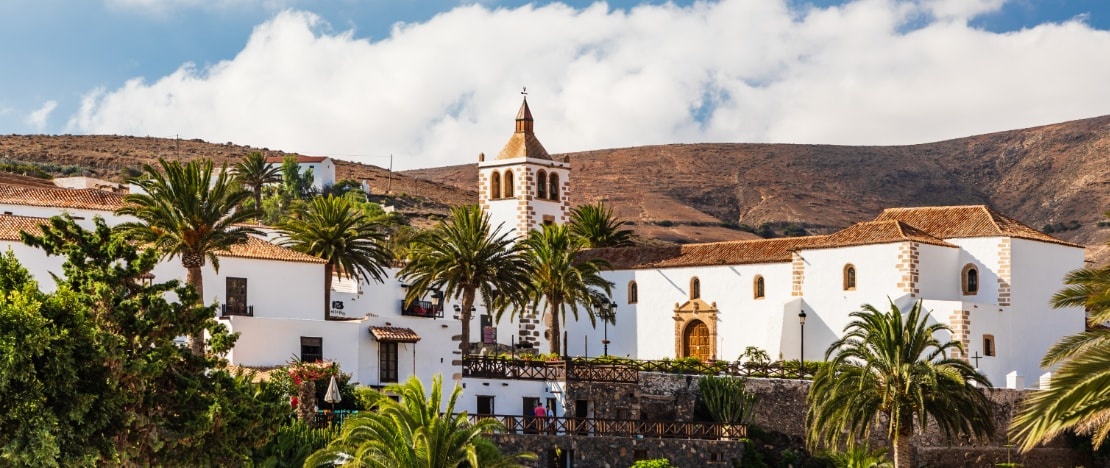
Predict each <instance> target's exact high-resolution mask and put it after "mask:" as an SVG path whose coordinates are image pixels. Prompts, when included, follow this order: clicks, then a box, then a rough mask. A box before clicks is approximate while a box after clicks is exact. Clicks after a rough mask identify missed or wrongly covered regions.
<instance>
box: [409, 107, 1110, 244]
mask: <svg viewBox="0 0 1110 468" xmlns="http://www.w3.org/2000/svg"><path fill="white" fill-rule="evenodd" d="M539 136H540V137H541V139H542V137H543V135H539ZM569 156H570V158H571V163H572V165H573V166H572V167H573V168H574V170H573V172H572V181H573V187H574V191H573V192H572V195H571V196H572V200H573V202H574V203H583V202H591V201H595V200H604V201H605V202H606V203H608V204H610V205H612V206H614V207H615V208H616V210H617V211H618V212H619V213H620V215H621V216H623V217H624V218H626V219H630V220H633V221H635V222H636V223H637V225H638V226H637V227H638V230H642V231H650V230H658V229H660V228H661V227H662V228H666V229H669V230H671V231H679V232H678V233H677V235H676V236H675V237H678V238H680V239H684V240H687V241H712V240H721V239H726V238H736V234H735V231H732V230H728V229H723V228H716V229H709V228H707V227H706V226H708V225H710V224H712V223H718V224H725V225H731V224H742V225H746V226H749V227H753V228H756V227H758V226H760V225H762V224H764V223H778V224H777V225H773V227H775V228H776V230H779V229H781V228H782V227H784V226H787V225H789V224H791V223H793V224H797V225H800V226H801V227H803V228H804V229H806V231H808V232H812V233H823V232H829V231H831V230H835V229H838V228H841V227H844V226H846V225H848V224H851V223H853V222H857V221H861V220H866V219H869V218H872V217H874V216H875V215H876V214H878V213H879V212H880V211H881V210H882V209H883V208H886V207H892V206H921V205H951V204H989V205H992V206H994V207H996V208H998V209H999V210H1001V211H1002V212H1004V213H1006V214H1009V215H1010V216H1013V217H1016V218H1017V219H1019V220H1021V221H1023V222H1025V223H1027V224H1029V225H1031V226H1033V227H1035V228H1038V229H1040V228H1042V227H1044V226H1046V225H1055V227H1054V228H1053V229H1052V230H1053V231H1057V232H1054V233H1053V234H1054V235H1056V236H1059V237H1061V238H1063V239H1066V240H1069V241H1072V242H1076V243H1080V244H1085V245H1088V246H1090V247H1089V249H1088V254H1089V256H1091V257H1092V258H1094V259H1095V260H1097V261H1099V262H1100V263H1106V261H1107V260H1110V254H1108V252H1107V249H1106V248H1105V243H1106V239H1107V235H1108V233H1110V228H1107V227H1100V226H1098V224H1099V222H1103V221H1106V220H1107V218H1106V217H1105V216H1104V212H1106V211H1107V210H1108V209H1110V116H1103V117H1097V118H1092V119H1085V120H1077V121H1073V122H1065V123H1060V124H1055V125H1047V126H1043V127H1036V128H1030V129H1024V130H1013V131H1006V132H999V133H992V134H988V135H980V136H973V137H967V138H960V139H956V140H949V141H942V142H937V143H928V144H921V145H909V146H828V145H787V144H692V145H663V146H646V147H638V148H620V149H607V150H597V151H586V152H580V153H571V154H569ZM559 157H561V155H560V156H559ZM406 174H409V175H413V176H417V177H420V178H423V179H430V180H436V181H440V182H443V183H446V184H452V185H455V186H458V187H468V188H469V187H474V186H475V185H476V183H477V167H476V165H473V164H472V165H465V166H452V167H444V168H434V169H422V170H416V171H408V172H406ZM1057 223H1058V224H1057ZM660 225H663V226H660ZM667 225H670V226H667ZM1077 226H1078V227H1077ZM1059 228H1067V229H1066V230H1061V229H1059Z"/></svg>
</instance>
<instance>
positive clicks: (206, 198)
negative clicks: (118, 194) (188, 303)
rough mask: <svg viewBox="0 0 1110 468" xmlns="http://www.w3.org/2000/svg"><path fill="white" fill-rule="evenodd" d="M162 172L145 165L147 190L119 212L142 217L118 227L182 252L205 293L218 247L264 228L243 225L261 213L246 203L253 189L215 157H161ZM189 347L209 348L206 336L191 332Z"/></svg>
mask: <svg viewBox="0 0 1110 468" xmlns="http://www.w3.org/2000/svg"><path fill="white" fill-rule="evenodd" d="M159 164H160V166H161V168H162V171H158V170H157V169H155V168H154V167H152V166H150V165H144V166H143V172H144V176H143V177H141V178H139V179H136V180H135V181H134V183H135V185H138V186H139V188H141V189H142V190H143V192H145V193H132V194H129V195H127V196H125V197H123V201H124V205H123V207H122V208H120V209H119V210H117V211H116V214H118V215H129V216H134V217H136V218H138V219H139V222H128V223H123V224H120V225H119V226H117V227H116V229H117V230H119V232H121V233H123V234H124V235H125V236H127V237H128V238H129V239H132V240H136V241H140V242H146V243H149V244H151V245H153V246H154V247H155V248H156V249H158V251H159V252H161V253H162V254H163V255H164V256H165V258H173V257H181V266H183V267H185V270H186V282H187V283H188V284H189V286H192V288H193V289H194V290H195V291H196V296H195V297H196V298H197V300H198V301H202V300H203V297H204V278H203V276H202V268H203V267H204V265H205V260H206V259H207V260H210V261H211V262H212V268H213V269H215V270H217V271H219V268H220V260H219V258H218V257H217V256H216V253H217V252H221V251H226V250H228V249H229V248H230V247H231V246H232V245H235V244H240V243H243V242H246V241H247V236H248V235H250V234H258V233H259V231H258V230H256V229H253V228H250V227H245V226H243V223H245V222H247V221H249V220H250V219H252V218H254V217H256V215H257V214H258V212H257V211H256V210H253V209H245V208H243V207H242V206H241V205H242V203H243V201H244V200H246V199H247V198H248V197H250V193H248V192H246V191H244V190H243V189H242V187H241V186H240V185H239V184H237V183H235V182H234V181H233V180H232V179H231V177H230V175H229V174H228V172H227V171H226V170H221V171H220V173H219V175H216V176H213V174H212V172H213V171H212V161H204V162H198V161H190V162H188V163H185V164H181V163H180V162H177V161H167V160H165V159H160V160H159ZM189 347H190V348H191V349H192V350H193V352H194V353H196V354H203V353H204V335H202V334H194V335H190V338H189Z"/></svg>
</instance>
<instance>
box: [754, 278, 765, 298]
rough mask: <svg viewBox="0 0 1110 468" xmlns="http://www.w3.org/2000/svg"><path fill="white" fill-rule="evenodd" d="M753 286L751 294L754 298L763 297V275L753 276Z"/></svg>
mask: <svg viewBox="0 0 1110 468" xmlns="http://www.w3.org/2000/svg"><path fill="white" fill-rule="evenodd" d="M753 286H754V288H755V291H754V294H753V296H754V297H755V298H756V299H763V296H764V295H765V294H766V291H765V290H764V283H763V276H759V275H757V276H756V277H755V284H754V285H753Z"/></svg>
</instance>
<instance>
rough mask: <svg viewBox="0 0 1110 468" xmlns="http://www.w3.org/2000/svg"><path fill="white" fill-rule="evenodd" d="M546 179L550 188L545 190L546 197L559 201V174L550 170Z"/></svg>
mask: <svg viewBox="0 0 1110 468" xmlns="http://www.w3.org/2000/svg"><path fill="white" fill-rule="evenodd" d="M548 181H549V182H550V184H551V190H548V191H547V194H548V195H549V197H548V199H550V200H555V201H559V174H556V173H554V172H552V173H551V175H550V176H549V177H548Z"/></svg>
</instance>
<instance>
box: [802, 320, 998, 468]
mask: <svg viewBox="0 0 1110 468" xmlns="http://www.w3.org/2000/svg"><path fill="white" fill-rule="evenodd" d="M851 316H852V317H853V318H854V320H853V321H852V322H851V323H849V324H848V326H847V327H845V328H844V331H845V335H844V337H843V338H841V339H840V340H837V341H836V342H834V343H833V344H832V345H831V346H829V349H828V351H826V352H825V359H826V360H827V361H829V365H828V366H826V367H824V368H822V369H821V370H820V371H818V372H817V375H815V376H814V378H813V386H812V387H811V388H810V391H809V396H808V398H807V400H808V405H809V411H808V412H807V413H806V428H807V429H806V436H807V442H808V444H809V445H810V448H815V447H816V446H817V445H819V444H822V445H825V446H828V447H837V446H839V445H840V443H841V441H842V439H845V441H846V442H847V444H848V446H854V445H855V444H856V441H857V438H862V439H863V440H865V441H866V439H867V437H868V436H869V435H870V432H871V427H872V426H874V425H875V424H876V423H877V422H878V421H880V420H881V419H880V415H885V416H886V421H885V422H884V424H885V425H886V429H887V437H889V438H890V439H891V440H892V441H893V446H894V466H895V467H901V468H904V467H908V466H912V456H911V454H910V437H912V436H913V433H914V424H915V422H916V424H917V425H918V427H920V428H921V429H922V430H924V429H925V427H926V425H927V423H928V420H929V419H930V418H932V419H933V421H935V422H936V425H937V426H938V427H940V429H941V431H942V432H944V435H945V436H946V437H948V438H951V437H952V436H954V435H958V434H969V435H974V436H975V437H976V438H978V439H980V440H985V439H986V438H987V437H990V434H991V433H992V432H993V431H994V426H993V422H992V418H991V405H990V401H989V400H988V399H987V397H986V395H985V394H984V393H983V391H982V390H980V389H978V388H975V386H973V385H978V386H981V387H989V386H990V381H988V380H987V378H986V377H984V376H983V375H982V374H979V373H978V372H976V371H975V369H974V368H972V367H971V365H970V364H968V363H967V361H964V360H962V359H956V358H950V357H948V353H949V352H955V351H962V346H961V345H960V343H959V342H955V341H946V342H941V341H940V340H938V339H937V334H938V333H944V332H949V331H950V330H949V328H948V327H947V326H945V325H943V324H940V323H936V324H933V325H928V318H929V316H928V314H925V315H924V316H922V314H921V302H920V301H918V302H916V303H915V304H914V305H913V308H911V309H910V310H909V312H908V313H907V314H906V316H905V317H903V316H902V311H900V310H899V309H898V307H897V306H896V305H894V302H893V301H892V302H891V303H890V311H889V312H880V311H879V310H877V309H875V308H874V307H873V306H871V305H864V306H863V310H862V311H859V312H852V314H851ZM915 419H916V421H915Z"/></svg>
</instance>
